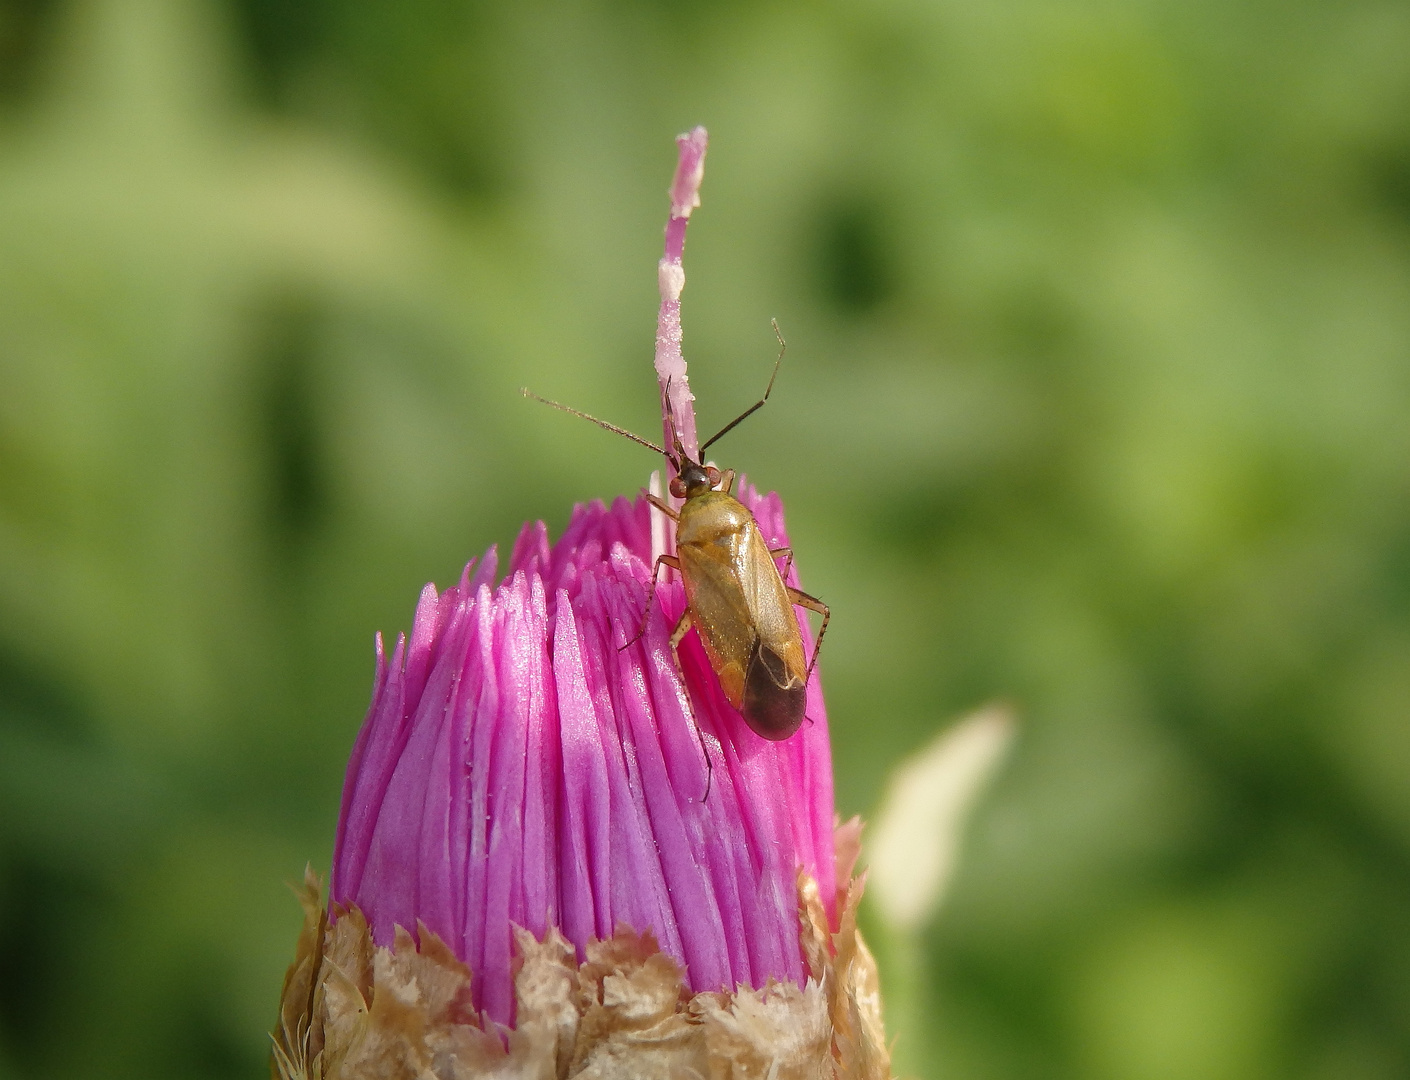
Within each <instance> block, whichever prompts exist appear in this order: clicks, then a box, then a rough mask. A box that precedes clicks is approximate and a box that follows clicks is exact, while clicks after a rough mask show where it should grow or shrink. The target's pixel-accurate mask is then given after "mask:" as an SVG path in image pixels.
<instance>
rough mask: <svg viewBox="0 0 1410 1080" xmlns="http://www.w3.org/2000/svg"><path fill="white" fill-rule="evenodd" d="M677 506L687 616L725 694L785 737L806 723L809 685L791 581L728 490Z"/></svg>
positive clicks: (756, 723) (768, 733)
mask: <svg viewBox="0 0 1410 1080" xmlns="http://www.w3.org/2000/svg"><path fill="white" fill-rule="evenodd" d="M679 513H680V517H679V520H678V523H677V526H676V559H677V560H678V562H679V564H680V571H681V578H682V580H683V581H684V582H685V596H686V605H687V607H686V617H688V619H689V620H690V623H692V624H693V625H694V626H695V628H696V630H698V631H699V633H700V640H701V643H702V644H703V645H704V646H705V654H706V655H707V656H708V657H709V658H710V666H711V667H713V668H714V669H715V673H716V674H717V675H718V676H719V679H720V688H721V689H722V690H724V692H725V698H726V700H728V701H729V703H730V704H731V705H733V706H734V707H735V708H736V709H738V710H739V711H740V713H741V714H742V715H743V717H744V719H745V722H746V723H748V725H749V726H750V728H752V729H753V730H754V731H755V732H756V733H757V734H759V735H761V736H763V737H764V738H766V739H786V738H788V737H789V736H790V735H792V734H793V733H794V732H795V731H797V730H798V727H799V725H801V724H802V723H803V710H804V706H805V699H806V691H807V685H808V663H807V656H806V654H805V653H804V650H803V635H802V634H801V633H800V632H799V629H798V620H797V617H796V616H795V615H794V613H793V603H792V601H791V599H790V597H789V590H788V586H787V585H785V584H784V583H783V578H782V576H781V575H780V574H779V572H778V566H777V565H776V564H775V563H774V560H773V556H772V555H770V554H769V548H768V545H767V544H766V543H765V542H764V537H763V534H762V533H760V532H759V526H758V523H757V522H755V520H754V515H753V514H751V513H750V512H749V509H748V508H747V507H746V506H745V505H744V504H743V503H741V502H740V501H739V500H738V499H736V498H735V497H734V496H733V495H731V494H729V492H727V491H715V490H705V491H701V492H699V493H698V494H695V495H693V496H690V497H688V498H687V499H686V501H685V505H683V506H682V507H681V508H680V511H679ZM672 638H673V640H675V639H676V635H675V634H673V635H672Z"/></svg>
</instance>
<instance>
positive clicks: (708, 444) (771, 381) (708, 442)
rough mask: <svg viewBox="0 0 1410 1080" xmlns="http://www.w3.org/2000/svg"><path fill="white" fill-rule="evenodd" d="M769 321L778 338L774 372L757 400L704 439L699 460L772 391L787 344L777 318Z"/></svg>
mask: <svg viewBox="0 0 1410 1080" xmlns="http://www.w3.org/2000/svg"><path fill="white" fill-rule="evenodd" d="M769 322H770V324H771V325H772V326H773V328H774V337H776V338H778V359H777V360H775V361H774V373H773V374H772V375H770V376H769V385H768V387H767V388H765V390H764V396H763V397H761V398H760V399H759V400H758V401H756V402H754V404H753V405H750V406H749V408H747V409H745V410H744V411H743V412H742V413H740V414H739V415H738V416H736V417H735V418H734V419H733V420H731V421H730V422H729V423H728V424H726V425H725V426H724V427H722V428H720V430H719V431H717V432H715V434H714V435H712V436H711V437H710V438H708V439H706V440H705V445H704V446H702V447H701V448H700V460H701V461H704V460H705V451H706V450H707V449H709V448H710V447H711V446H712V445H714V444H715V443H717V442H719V441H720V439H721V438H723V437H724V436H725V435H728V434H729V433H730V432H731V431H733V430H734V429H735V428H736V427H737V426H738V425H739V424H740V423H742V422H743V421H744V420H746V419H748V418H749V417H751V416H753V415H754V414H755V413H756V412H758V411H759V410H760V409H762V408H763V407H764V403H765V402H766V401H768V400H769V395H770V394H772V393H773V392H774V380H775V379H777V378H778V366H779V365H780V364H781V363H783V353H784V350H785V349H787V348H788V344H787V342H785V341H784V340H783V334H782V332H781V331H780V330H779V328H778V320H777V319H770V320H769Z"/></svg>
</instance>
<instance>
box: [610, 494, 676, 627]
mask: <svg viewBox="0 0 1410 1080" xmlns="http://www.w3.org/2000/svg"><path fill="white" fill-rule="evenodd" d="M648 497H649V496H648ZM662 563H665V564H666V565H667V566H669V567H670V568H671V569H672V570H679V569H680V568H681V564H680V560H679V559H677V558H676V557H675V556H674V555H658V556H656V565H655V566H653V567H652V568H651V591H650V592H648V593H647V594H646V608H645V610H643V611H642V613H641V627H640V629H638V630H637V632H636V633H635V634H634V635H633V636H632V638H631V640H630V641H624V642H622V644H620V645H618V646H617V651H618V652H621V651H622V650H623V649H625V648H626V647H627V646H628V645H635V644H636V643H637V642H638V641H640V640H641V638H642V635H643V634H645V633H646V624H647V621H648V620H649V619H650V618H651V601H652V600H654V599H655V598H656V585H657V583H658V582H659V581H660V580H661V564H662ZM685 613H686V615H689V614H690V609H689V608H686V609H685ZM682 618H684V616H682ZM675 645H676V639H675V637H674V635H673V636H672V638H671V647H672V648H675Z"/></svg>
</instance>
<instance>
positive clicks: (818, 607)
mask: <svg viewBox="0 0 1410 1080" xmlns="http://www.w3.org/2000/svg"><path fill="white" fill-rule="evenodd" d="M784 588H785V589H787V590H788V599H789V600H791V601H793V603H795V604H797V605H798V606H799V607H805V608H807V609H808V610H809V611H816V612H817V613H818V614H819V615H821V616H822V617H823V621H822V626H820V627H818V640H817V641H815V642H813V658H812V659H811V660H809V661H808V674H807V675H806V676H804V678H803V681H804V682H807V681H808V680H809V679H811V678H812V677H813V668H814V667H815V666H816V665H817V662H818V652H819V651H820V650H821V649H822V639H823V635H824V634H826V633H827V620H828V619H829V617H830V616H831V612H830V611H829V610H828V607H827V605H826V604H824V603H823V602H822V601H821V600H819V599H818V598H817V597H816V596H809V595H808V594H807V593H805V592H802V591H800V590H798V589H795V588H793V587H791V586H788V585H785V586H784Z"/></svg>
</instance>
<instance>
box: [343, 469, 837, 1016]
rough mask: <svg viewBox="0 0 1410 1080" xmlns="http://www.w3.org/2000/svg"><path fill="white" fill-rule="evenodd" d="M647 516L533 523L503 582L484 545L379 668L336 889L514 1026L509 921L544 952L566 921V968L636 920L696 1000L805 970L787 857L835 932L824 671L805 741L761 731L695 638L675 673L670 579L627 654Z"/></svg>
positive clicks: (757, 507)
mask: <svg viewBox="0 0 1410 1080" xmlns="http://www.w3.org/2000/svg"><path fill="white" fill-rule="evenodd" d="M740 496H741V498H742V501H743V502H744V503H745V505H746V506H748V507H749V508H750V509H751V510H752V511H753V512H754V515H755V517H756V518H757V519H758V521H759V525H760V528H761V530H762V531H763V534H764V537H765V539H766V540H767V541H768V542H769V545H770V546H771V547H778V546H783V545H787V544H788V537H787V534H786V532H785V530H784V526H783V510H782V506H781V504H780V502H779V499H778V497H777V496H776V495H768V496H764V497H761V496H759V495H758V494H757V493H756V492H754V491H753V489H752V488H750V487H748V485H741V491H740ZM653 512H654V511H652V510H651V508H650V507H649V506H648V505H647V503H646V502H645V501H644V500H640V499H639V500H637V501H635V502H628V501H626V500H625V499H620V498H619V499H617V500H616V501H615V502H614V503H613V505H612V507H611V508H610V509H606V508H604V507H603V506H602V505H601V504H600V503H593V504H591V505H588V506H579V507H577V508H576V510H575V511H574V514H573V518H572V521H571V523H570V524H569V526H568V530H567V532H566V534H565V535H564V536H563V537H562V539H560V540H559V541H558V543H556V544H554V545H553V546H552V547H550V545H549V543H548V538H547V533H546V530H545V529H544V526H543V524H542V523H541V522H540V523H537V524H535V525H531V526H526V527H525V529H524V530H523V532H522V533H521V534H520V537H519V540H518V542H517V543H516V544H515V546H514V554H513V556H512V558H511V559H510V565H509V568H508V573H507V575H506V577H505V578H504V580H503V581H502V582H501V583H499V584H498V585H495V584H494V574H495V565H496V558H495V552H494V550H493V549H491V551H490V552H489V553H488V554H487V555H486V557H485V559H484V560H483V561H482V562H481V563H480V566H479V568H478V570H477V571H475V572H474V573H472V567H471V566H467V567H466V569H465V574H464V575H463V576H462V578H461V580H460V583H459V584H458V585H455V586H453V587H451V588H449V589H447V590H446V591H445V592H444V593H441V594H439V595H438V594H437V593H436V590H435V588H434V587H433V586H431V585H428V586H426V589H425V590H424V591H423V592H422V594H421V602H420V604H419V605H418V607H417V610H416V618H415V623H414V628H413V630H412V633H411V639H410V642H409V643H408V642H407V641H406V640H405V639H404V638H399V639H398V641H397V646H396V649H395V651H394V653H393V655H392V658H391V661H390V663H388V662H387V660H386V658H385V656H384V654H383V651H382V645H381V639H380V637H379V639H378V646H377V676H376V683H375V689H374V692H373V700H372V707H371V709H370V710H369V712H368V715H367V720H366V722H365V723H364V725H363V728H362V732H361V733H360V734H359V736H358V739H357V744H356V746H355V747H354V749H353V754H352V760H351V762H350V764H349V766H348V776H347V782H346V784H345V787H344V791H343V809H342V816H341V819H340V822H339V828H338V839H337V847H336V852H335V856H334V868H333V881H332V898H333V901H334V902H335V903H338V904H342V905H350V904H356V905H357V906H358V907H360V908H361V910H362V912H363V913H364V914H365V915H366V917H367V919H368V922H369V923H370V925H371V928H372V934H373V939H374V940H375V941H376V942H377V944H379V945H384V946H390V945H391V944H392V943H393V939H394V934H395V928H396V927H397V926H402V927H406V928H414V927H416V925H417V923H418V920H419V921H420V922H421V923H422V924H424V926H425V927H426V928H427V929H429V930H431V931H433V932H434V933H435V934H437V935H438V936H439V937H440V938H441V939H442V940H444V941H445V942H446V943H447V945H449V946H450V948H451V949H452V951H453V952H454V953H455V955H456V956H458V957H459V958H460V959H461V960H463V961H464V962H465V963H466V964H467V965H468V966H469V968H470V970H471V971H472V972H474V975H475V979H474V983H473V992H474V1004H475V1007H476V1008H477V1009H483V1010H484V1011H485V1013H486V1014H487V1015H488V1016H489V1017H490V1018H491V1019H493V1020H495V1021H497V1022H499V1023H502V1024H505V1025H509V1024H512V1023H513V1019H514V1016H513V1013H514V986H513V961H514V937H513V932H512V926H513V925H518V926H522V927H525V928H527V929H528V930H530V931H531V932H532V933H533V934H534V935H535V937H537V938H542V937H543V936H544V935H545V933H546V932H547V931H548V929H549V928H550V927H552V926H556V927H557V928H558V929H560V930H561V931H562V933H563V934H564V936H565V937H566V938H567V939H568V941H569V942H571V943H572V944H573V945H574V946H575V947H576V948H577V950H578V958H579V960H582V959H583V957H584V953H583V948H584V946H585V945H587V944H588V942H589V941H590V940H592V939H594V938H598V939H601V938H607V937H610V936H611V935H612V933H613V931H614V930H615V928H616V927H617V926H618V925H619V924H624V925H626V926H628V927H631V928H632V929H633V930H635V931H637V932H642V931H647V930H649V931H651V932H652V933H653V934H654V935H655V937H656V939H657V941H658V942H659V943H660V945H661V948H662V950H663V951H665V952H666V953H668V954H669V955H671V956H672V957H674V958H675V959H676V960H677V961H678V962H679V963H680V964H681V966H682V968H683V969H684V972H685V977H686V981H687V985H688V986H689V987H690V988H691V989H693V990H696V991H702V990H720V989H724V990H729V991H733V990H734V988H735V987H736V986H737V985H742V986H746V987H762V986H764V985H765V984H766V983H767V981H768V980H769V979H775V980H791V981H793V982H795V983H799V984H800V985H801V984H802V983H803V981H804V980H805V979H806V977H807V968H806V966H805V963H804V958H803V955H802V951H801V948H800V944H799V926H798V893H797V872H798V869H799V868H800V867H801V868H802V869H804V870H806V872H807V873H808V874H810V875H811V876H812V877H813V878H814V879H815V880H816V881H817V882H818V885H819V891H820V893H821V896H822V897H823V898H824V902H825V904H826V905H827V906H828V915H829V918H830V919H831V918H835V911H834V910H833V907H832V903H833V901H834V898H835V896H836V886H835V878H834V859H833V802H832V768H831V759H830V752H829V746H828V734H827V715H826V712H825V710H824V708H823V702H822V695H821V693H820V692H819V690H818V684H817V679H816V678H814V679H813V681H812V683H811V684H810V686H809V688H808V708H807V716H808V721H809V722H805V723H804V725H803V727H802V729H801V730H800V731H799V732H798V733H797V735H795V736H794V737H793V738H791V739H788V740H786V741H784V742H781V743H775V742H769V741H767V740H764V739H762V738H760V737H759V736H757V735H755V734H754V733H753V732H752V731H750V730H749V728H748V727H747V726H746V725H745V723H744V720H743V719H742V718H741V717H740V715H739V713H738V712H736V711H735V710H734V709H733V708H731V707H730V706H729V704H728V703H727V702H726V701H725V698H724V694H723V693H722V691H721V689H720V686H719V681H718V680H717V679H716V677H715V674H714V672H713V671H712V670H711V668H710V664H709V661H708V660H707V659H706V657H705V654H704V650H703V648H702V647H701V645H700V642H699V640H698V638H697V637H696V635H694V634H690V635H688V636H687V638H686V640H685V641H683V642H682V644H681V648H680V667H681V672H683V674H684V681H682V678H681V672H678V671H677V667H676V663H675V660H674V659H673V657H672V655H671V650H670V646H669V644H668V641H667V637H668V635H669V632H670V626H671V625H673V623H674V620H675V618H676V617H678V616H679V614H680V612H681V610H682V608H683V605H684V603H685V597H684V591H683V589H682V586H681V584H680V583H679V581H670V582H663V583H662V584H661V586H660V587H659V588H658V590H657V598H658V600H659V602H660V603H659V606H658V607H654V608H653V611H652V614H651V617H650V620H649V622H648V626H647V631H646V634H645V635H644V637H643V638H642V639H641V640H640V641H638V642H637V643H635V644H633V645H630V646H628V647H627V648H625V649H620V648H619V645H621V643H623V642H625V641H627V640H628V639H629V638H631V637H632V636H633V634H635V632H636V628H637V627H638V626H639V624H640V622H641V613H642V610H643V606H644V604H645V603H646V596H647V588H648V586H649V584H650V567H651V565H652V562H653V558H652V547H651V533H652V529H651V520H650V516H649V515H650V514H651V513H653ZM791 583H793V584H796V582H791ZM697 725H698V729H697ZM702 736H703V737H702ZM702 743H703V748H702ZM707 752H708V754H709V757H710V761H711V766H712V767H711V768H709V769H708V770H707V766H706V761H705V753H707ZM707 784H708V787H709V794H708V797H706V788H707Z"/></svg>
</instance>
